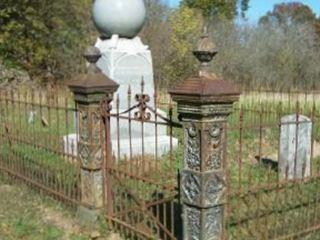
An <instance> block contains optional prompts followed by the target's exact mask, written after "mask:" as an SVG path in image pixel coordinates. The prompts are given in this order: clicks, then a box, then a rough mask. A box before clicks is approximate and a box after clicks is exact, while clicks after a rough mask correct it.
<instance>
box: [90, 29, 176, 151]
mask: <svg viewBox="0 0 320 240" xmlns="http://www.w3.org/2000/svg"><path fill="white" fill-rule="evenodd" d="M96 47H98V48H99V49H100V51H101V53H102V57H101V58H100V60H99V62H98V67H99V68H100V69H101V70H102V72H103V73H105V74H106V75H107V76H108V77H109V78H111V79H113V80H114V81H116V82H117V83H119V85H120V87H119V89H118V91H117V93H116V94H115V100H114V102H113V110H112V113H116V112H117V110H116V98H119V113H121V112H125V111H126V110H127V109H128V108H129V105H128V89H129V87H130V89H131V106H133V105H135V104H137V101H136V100H135V95H136V94H141V91H142V86H141V82H142V79H143V82H144V89H143V90H144V91H143V93H144V94H147V95H148V96H149V97H150V101H149V102H148V103H147V104H148V106H150V107H151V108H155V105H154V80H153V66H152V57H151V52H150V50H149V49H148V47H147V46H145V45H143V43H142V42H141V40H140V38H139V37H135V38H133V39H125V38H119V37H118V36H115V35H114V36H113V37H112V38H111V39H109V40H103V41H102V40H101V39H98V41H97V43H96ZM138 110H139V109H138V108H137V109H134V110H133V111H132V112H131V117H134V113H135V112H137V111H138ZM156 111H157V114H159V115H161V116H163V117H167V115H166V113H165V112H164V111H162V110H160V109H157V110H156ZM147 112H148V113H150V114H151V121H154V120H155V119H156V117H155V114H154V113H152V112H151V111H150V110H147ZM122 116H125V117H128V116H129V114H128V113H126V114H123V115H122ZM157 121H158V122H164V121H163V120H161V118H160V117H158V118H157ZM118 126H119V129H118ZM156 129H157V130H156ZM118 133H120V137H119V138H120V142H119V141H118ZM130 135H131V147H130ZM142 135H143V138H144V139H142ZM156 135H157V137H156ZM111 138H112V147H113V151H114V153H115V155H116V156H117V155H118V152H119V151H118V147H119V148H120V155H121V156H124V155H127V156H130V155H131V154H132V155H139V154H141V153H142V150H143V149H142V141H144V144H145V146H144V152H145V153H146V154H151V155H155V153H156V144H155V141H156V138H157V142H158V149H157V150H158V154H159V155H161V154H164V153H166V152H168V151H169V150H170V137H169V136H168V135H167V126H165V125H160V124H159V125H157V127H156V126H155V124H154V123H144V124H143V132H142V125H141V122H139V121H131V132H130V128H129V121H128V120H124V119H120V120H119V124H118V123H117V119H116V118H111ZM172 145H173V147H176V146H177V145H178V140H177V139H175V138H173V139H172ZM130 149H132V153H130Z"/></svg>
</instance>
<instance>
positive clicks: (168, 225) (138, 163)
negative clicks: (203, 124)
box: [104, 82, 183, 239]
mask: <svg viewBox="0 0 320 240" xmlns="http://www.w3.org/2000/svg"><path fill="white" fill-rule="evenodd" d="M151 97H152V98H153V99H152V100H150V96H149V95H147V94H145V93H144V84H143V82H142V84H141V93H139V94H135V95H134V96H132V93H131V90H130V87H129V89H128V95H127V99H126V100H125V101H126V103H127V107H126V109H120V107H119V106H120V105H122V104H120V101H123V100H124V99H120V98H119V96H116V99H115V100H114V102H113V110H111V107H107V106H104V108H105V109H106V110H107V111H105V116H104V117H105V118H106V119H107V124H106V126H107V127H106V136H107V146H112V151H111V153H112V154H110V155H109V158H108V159H107V177H106V185H107V189H110V190H109V192H108V193H107V194H106V196H107V198H106V201H105V202H106V208H107V219H108V221H109V223H110V225H111V226H112V227H113V228H114V229H115V230H117V231H119V232H120V233H122V234H123V235H124V236H125V237H128V238H129V239H153V238H157V239H176V238H177V236H181V227H180V222H181V220H180V215H181V209H180V205H179V194H178V170H179V168H180V164H181V161H182V151H183V147H182V146H181V138H182V131H181V125H180V124H179V123H178V122H177V120H176V116H175V117H174V113H173V111H174V109H173V105H172V103H171V102H160V101H159V98H158V96H157V94H155V95H154V96H151ZM107 155H108V154H107Z"/></svg>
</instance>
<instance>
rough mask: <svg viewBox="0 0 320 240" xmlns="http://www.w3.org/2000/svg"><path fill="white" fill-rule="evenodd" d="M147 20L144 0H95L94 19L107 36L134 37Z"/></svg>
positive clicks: (98, 27) (103, 34)
mask: <svg viewBox="0 0 320 240" xmlns="http://www.w3.org/2000/svg"><path fill="white" fill-rule="evenodd" d="M145 20H146V6H145V4H144V0H95V1H94V4H93V21H94V23H95V25H96V27H97V29H98V30H99V32H100V33H101V34H102V36H103V37H105V38H110V37H111V36H112V35H119V37H123V38H134V37H135V36H137V34H138V33H139V32H140V31H141V29H142V27H143V25H144V23H145Z"/></svg>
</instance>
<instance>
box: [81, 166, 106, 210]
mask: <svg viewBox="0 0 320 240" xmlns="http://www.w3.org/2000/svg"><path fill="white" fill-rule="evenodd" d="M102 186H103V176H102V171H101V170H100V171H88V170H84V169H82V170H81V193H82V202H83V203H85V204H87V205H90V206H92V207H93V208H96V209H98V208H100V207H102V206H103V187H102Z"/></svg>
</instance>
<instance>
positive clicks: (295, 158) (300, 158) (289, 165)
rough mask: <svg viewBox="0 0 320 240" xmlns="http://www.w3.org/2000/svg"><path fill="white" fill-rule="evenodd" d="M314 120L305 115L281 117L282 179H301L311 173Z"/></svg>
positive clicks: (280, 164) (280, 166)
mask: <svg viewBox="0 0 320 240" xmlns="http://www.w3.org/2000/svg"><path fill="white" fill-rule="evenodd" d="M311 135H312V122H311V120H310V119H309V118H307V117H306V116H303V115H298V116H297V115H296V114H293V115H289V116H285V117H283V118H282V119H281V135H280V149H279V151H280V154H279V157H280V158H279V176H280V178H281V179H301V178H304V177H308V176H310V174H311V169H310V160H311V159H310V158H311V145H312V142H311V141H312V139H311Z"/></svg>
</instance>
